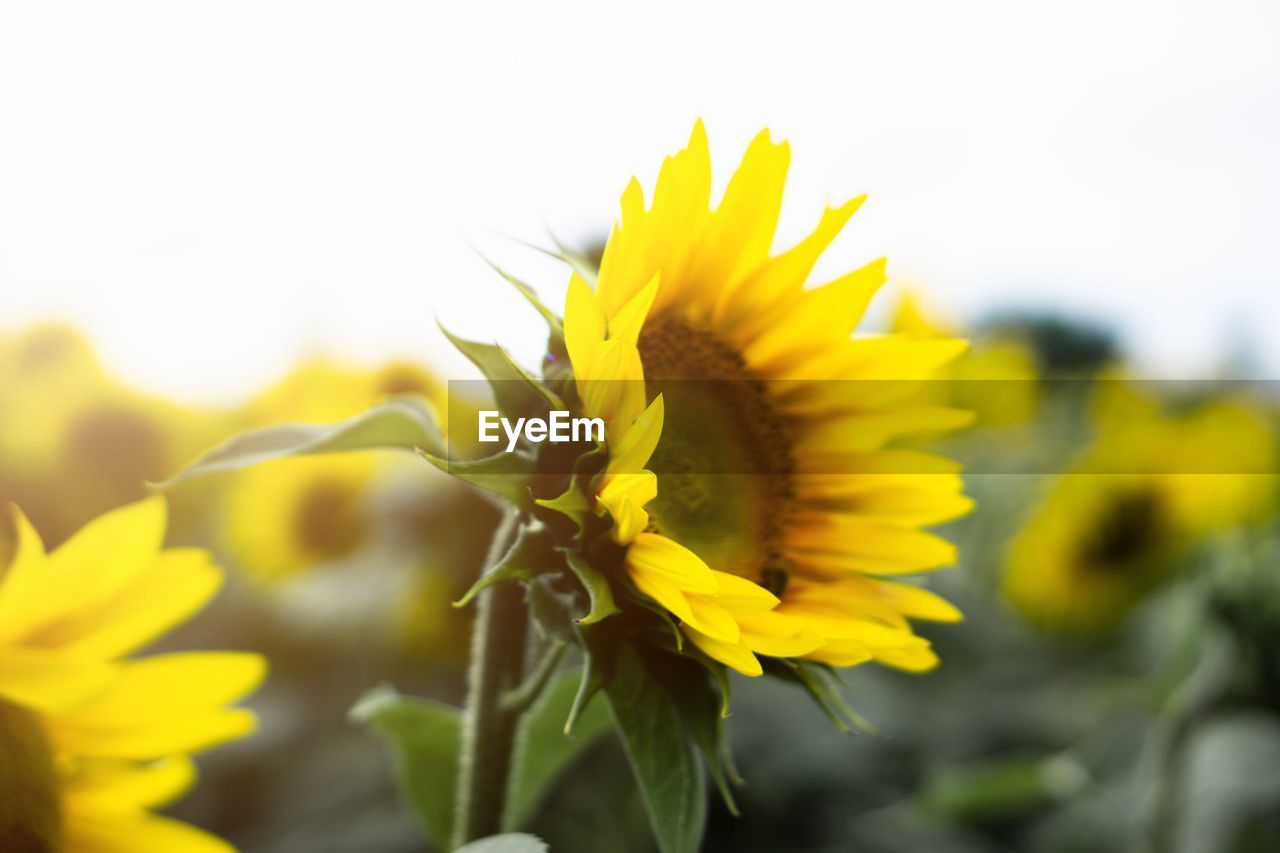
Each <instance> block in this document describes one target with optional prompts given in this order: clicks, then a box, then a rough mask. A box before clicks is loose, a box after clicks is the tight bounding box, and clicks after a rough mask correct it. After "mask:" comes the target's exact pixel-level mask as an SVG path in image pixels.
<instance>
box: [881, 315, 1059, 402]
mask: <svg viewBox="0 0 1280 853" xmlns="http://www.w3.org/2000/svg"><path fill="white" fill-rule="evenodd" d="M892 329H893V331H894V332H896V333H898V334H903V335H910V336H912V337H916V338H919V339H921V340H932V339H936V338H953V337H957V336H959V335H960V330H959V329H957V328H956V327H955V325H954V324H952V323H950V322H947V321H946V320H943V319H942V318H940V317H937V316H934V315H933V314H932V313H931V312H929V311H928V310H927V309H926V307H925V305H924V302H923V300H921V298H920V297H919V295H917V294H915V293H912V292H906V293H904V294H903V296H902V298H901V300H900V302H899V303H898V308H897V311H896V313H895V314H894V317H893V323H892ZM1036 376H1037V372H1036V356H1035V353H1034V352H1033V351H1032V350H1031V348H1030V347H1028V346H1027V345H1026V344H1025V343H1023V342H1022V341H1019V340H1017V339H1015V338H1012V337H1009V336H1004V337H993V338H987V339H978V340H974V341H973V343H972V346H971V347H970V349H969V350H968V351H967V352H965V353H964V354H963V355H961V356H960V357H959V358H957V359H956V360H955V361H954V362H952V363H951V364H949V365H947V367H946V368H944V369H943V370H942V371H940V372H939V373H938V375H937V377H936V378H937V379H938V383H937V388H936V390H934V392H933V393H934V394H935V395H936V398H937V399H938V400H939V401H940V402H942V401H946V402H949V403H951V404H952V405H955V406H958V407H960V408H962V409H967V410H969V411H971V412H973V413H974V416H975V421H976V424H977V425H978V426H988V427H1000V426H1013V425H1016V424H1024V423H1026V422H1027V421H1029V420H1031V418H1032V417H1033V416H1034V415H1035V410H1036V403H1037V398H1038V396H1039V395H1038V394H1037V390H1036V381H1035V380H1036Z"/></svg>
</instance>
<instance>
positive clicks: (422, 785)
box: [350, 686, 462, 845]
mask: <svg viewBox="0 0 1280 853" xmlns="http://www.w3.org/2000/svg"><path fill="white" fill-rule="evenodd" d="M350 716H351V719H352V720H354V721H356V722H359V723H361V724H363V725H366V726H368V727H369V728H371V729H373V730H374V731H375V732H377V733H378V734H379V735H380V736H381V737H382V738H383V740H385V741H386V742H387V745H388V747H389V748H390V751H391V756H392V762H393V764H394V765H395V769H396V778H397V780H398V783H399V787H400V792H401V795H402V796H404V797H405V799H406V800H408V801H409V804H410V805H411V806H412V807H413V809H414V811H415V812H416V813H417V815H418V818H419V819H420V821H421V823H422V825H423V827H424V829H425V830H426V833H427V836H428V838H430V839H432V840H434V841H435V842H436V844H437V845H444V844H447V843H448V841H449V838H450V837H451V836H452V834H453V817H454V814H453V812H454V796H455V791H454V789H455V787H456V784H455V779H456V778H457V774H458V755H459V745H460V743H461V736H462V712H461V711H459V710H458V709H457V708H453V707H450V706H448V705H442V704H440V703H438V702H433V701H431V700H429V699H418V698H415V697H411V696H402V695H401V694H399V693H397V692H396V691H395V690H393V689H392V688H390V687H386V686H383V687H378V688H374V689H373V690H370V691H369V692H368V693H366V694H364V696H362V697H361V698H360V699H359V701H357V702H356V704H355V706H354V707H353V708H352V709H351V712H350Z"/></svg>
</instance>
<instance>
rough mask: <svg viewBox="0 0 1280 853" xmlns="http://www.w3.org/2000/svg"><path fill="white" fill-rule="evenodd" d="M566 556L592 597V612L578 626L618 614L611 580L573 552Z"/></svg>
mask: <svg viewBox="0 0 1280 853" xmlns="http://www.w3.org/2000/svg"><path fill="white" fill-rule="evenodd" d="M564 556H565V561H566V562H567V563H568V564H569V568H570V569H572V570H573V573H574V574H575V575H577V577H578V580H579V581H581V582H582V586H583V587H584V588H586V590H587V595H589V596H590V597H591V610H590V611H589V612H588V613H587V615H586V616H582V617H579V618H578V620H577V622H578V624H580V625H592V624H594V623H596V622H599V621H600V620H601V619H604V618H605V617H607V616H612V615H613V614H615V613H617V612H618V605H617V604H615V603H614V601H613V587H611V586H609V580H608V579H607V578H606V577H605V576H604V575H603V574H602V573H601V572H600V570H599V569H597V568H596V567H595V566H593V565H591V563H590V562H589V561H587V560H585V559H583V558H582V557H581V556H580V555H579V554H577V553H575V552H573V551H566V552H565V554H564Z"/></svg>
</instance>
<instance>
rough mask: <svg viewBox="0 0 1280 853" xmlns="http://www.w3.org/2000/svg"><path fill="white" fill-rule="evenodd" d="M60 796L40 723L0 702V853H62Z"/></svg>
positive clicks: (59, 789)
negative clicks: (5, 852)
mask: <svg viewBox="0 0 1280 853" xmlns="http://www.w3.org/2000/svg"><path fill="white" fill-rule="evenodd" d="M63 846H64V845H63V839H62V794H61V786H60V785H59V781H58V772H57V769H56V768H55V767H54V763H53V754H52V753H51V752H50V750H49V742H48V740H47V738H46V737H45V733H44V730H43V728H42V727H41V725H40V721H39V720H38V719H36V718H35V717H34V716H32V715H31V714H30V713H29V712H27V711H24V710H23V709H21V708H18V707H15V706H13V705H10V704H8V703H6V702H5V701H4V700H0V850H13V851H19V850H21V851H23V853H58V851H61V850H62V849H63Z"/></svg>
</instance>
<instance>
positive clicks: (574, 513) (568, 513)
mask: <svg viewBox="0 0 1280 853" xmlns="http://www.w3.org/2000/svg"><path fill="white" fill-rule="evenodd" d="M534 503H535V504H537V505H538V506H540V507H542V508H543V509H549V510H551V511H553V512H558V513H560V514H561V515H563V516H565V517H566V518H568V519H570V520H571V521H572V522H573V523H574V524H575V525H576V526H577V528H578V530H582V528H583V527H585V526H586V523H587V518H589V517H590V516H591V515H593V514H594V513H593V512H592V510H591V501H590V500H589V499H588V498H587V495H586V493H585V492H583V491H582V489H580V488H578V484H577V482H570V483H569V488H567V489H565V490H564V492H563V493H562V494H561V495H560V496H559V497H554V498H538V499H535V500H534Z"/></svg>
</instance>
